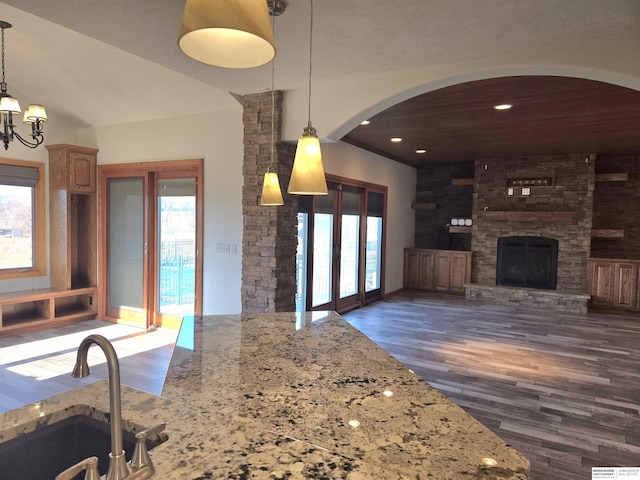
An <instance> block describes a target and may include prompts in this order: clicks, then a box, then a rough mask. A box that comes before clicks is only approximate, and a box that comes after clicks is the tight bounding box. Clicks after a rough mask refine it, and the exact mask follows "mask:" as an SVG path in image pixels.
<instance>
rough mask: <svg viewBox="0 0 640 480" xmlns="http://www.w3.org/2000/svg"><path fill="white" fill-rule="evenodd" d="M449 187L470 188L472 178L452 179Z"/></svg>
mask: <svg viewBox="0 0 640 480" xmlns="http://www.w3.org/2000/svg"><path fill="white" fill-rule="evenodd" d="M451 185H452V186H454V187H466V186H472V185H473V178H452V179H451Z"/></svg>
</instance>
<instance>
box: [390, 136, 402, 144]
mask: <svg viewBox="0 0 640 480" xmlns="http://www.w3.org/2000/svg"><path fill="white" fill-rule="evenodd" d="M391 141H392V142H393V143H399V142H401V141H402V139H401V138H400V137H393V138H392V139H391Z"/></svg>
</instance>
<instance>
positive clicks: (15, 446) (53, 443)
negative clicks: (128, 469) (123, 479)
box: [0, 415, 167, 480]
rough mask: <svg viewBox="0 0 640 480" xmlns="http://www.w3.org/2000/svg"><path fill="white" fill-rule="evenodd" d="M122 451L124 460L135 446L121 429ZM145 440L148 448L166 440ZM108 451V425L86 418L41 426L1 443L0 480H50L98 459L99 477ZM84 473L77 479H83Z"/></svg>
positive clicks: (104, 469)
mask: <svg viewBox="0 0 640 480" xmlns="http://www.w3.org/2000/svg"><path fill="white" fill-rule="evenodd" d="M122 436H123V448H124V450H125V452H126V455H127V459H130V458H131V455H132V454H133V449H134V447H135V443H136V441H135V435H134V434H133V433H131V432H128V431H126V430H124V431H123V432H122ZM166 438H167V437H166V435H165V436H163V437H162V438H160V439H159V440H157V441H154V442H152V441H150V440H147V446H148V448H149V450H150V449H152V448H154V447H156V446H158V445H159V444H160V443H162V442H163V441H166ZM110 451H111V430H110V425H109V424H107V423H104V422H101V421H100V420H96V419H95V418H92V417H89V416H86V415H75V416H72V417H69V418H67V419H65V420H62V421H60V422H56V423H53V424H49V425H42V426H39V427H38V428H36V429H35V430H34V431H33V432H30V433H27V434H24V435H21V436H19V437H16V438H14V439H12V440H9V441H7V442H4V443H0V466H1V467H0V480H16V479H29V480H52V479H54V478H55V477H56V475H58V474H59V473H60V472H62V471H63V470H65V469H67V468H68V467H70V466H72V465H74V464H76V463H78V462H79V461H81V460H83V459H85V458H87V457H91V456H95V457H98V468H99V470H100V474H101V475H103V474H105V473H107V469H108V467H109V452H110ZM83 475H84V473H82V474H80V475H78V476H77V477H76V478H78V479H82V478H83Z"/></svg>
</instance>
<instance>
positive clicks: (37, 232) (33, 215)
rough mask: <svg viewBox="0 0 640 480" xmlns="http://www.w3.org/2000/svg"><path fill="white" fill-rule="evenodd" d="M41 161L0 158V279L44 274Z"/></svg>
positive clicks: (43, 210) (43, 207) (42, 174)
mask: <svg viewBox="0 0 640 480" xmlns="http://www.w3.org/2000/svg"><path fill="white" fill-rule="evenodd" d="M44 224H45V200H44V164H42V163H35V162H26V161H22V160H8V159H0V279H7V278H19V277H34V276H37V275H44V273H45V252H46V249H45V227H44Z"/></svg>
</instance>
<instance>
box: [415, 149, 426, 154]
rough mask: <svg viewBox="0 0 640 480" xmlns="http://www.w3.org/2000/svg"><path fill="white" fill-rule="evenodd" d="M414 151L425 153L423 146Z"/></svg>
mask: <svg viewBox="0 0 640 480" xmlns="http://www.w3.org/2000/svg"><path fill="white" fill-rule="evenodd" d="M416 153H427V151H426V150H425V149H424V148H419V149H418V150H416Z"/></svg>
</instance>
